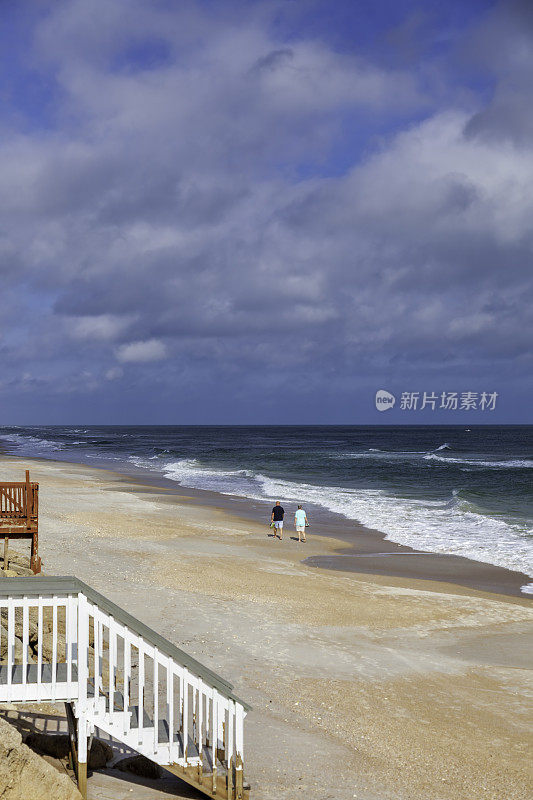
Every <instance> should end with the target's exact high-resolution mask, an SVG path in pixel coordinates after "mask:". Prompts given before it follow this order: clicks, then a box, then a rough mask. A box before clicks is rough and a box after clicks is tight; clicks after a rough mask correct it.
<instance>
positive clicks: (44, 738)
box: [24, 733, 69, 758]
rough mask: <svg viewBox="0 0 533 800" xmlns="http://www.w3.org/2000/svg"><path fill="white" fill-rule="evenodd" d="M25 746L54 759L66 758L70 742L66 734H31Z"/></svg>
mask: <svg viewBox="0 0 533 800" xmlns="http://www.w3.org/2000/svg"><path fill="white" fill-rule="evenodd" d="M24 744H27V745H28V747H31V749H32V750H38V751H39V753H44V754H45V755H47V756H53V758H66V757H67V756H68V752H69V740H68V736H67V735H66V734H53V733H30V734H29V736H27V737H26V740H25V742H24Z"/></svg>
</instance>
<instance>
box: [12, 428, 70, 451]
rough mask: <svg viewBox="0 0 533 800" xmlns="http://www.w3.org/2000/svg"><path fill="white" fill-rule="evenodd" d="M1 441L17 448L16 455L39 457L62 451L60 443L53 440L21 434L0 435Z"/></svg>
mask: <svg viewBox="0 0 533 800" xmlns="http://www.w3.org/2000/svg"><path fill="white" fill-rule="evenodd" d="M0 439H1V440H2V441H6V442H11V443H12V444H14V445H15V446H16V448H17V455H18V454H20V455H29V456H33V455H35V454H37V455H39V454H41V453H47V452H50V451H53V450H62V449H63V445H62V444H61V442H56V441H55V440H54V439H41V438H39V437H37V436H25V435H24V434H22V433H4V432H2V433H0Z"/></svg>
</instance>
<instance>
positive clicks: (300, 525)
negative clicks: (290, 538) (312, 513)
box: [294, 506, 309, 542]
mask: <svg viewBox="0 0 533 800" xmlns="http://www.w3.org/2000/svg"><path fill="white" fill-rule="evenodd" d="M306 525H309V522H308V520H307V514H306V513H305V511H304V510H303V508H302V507H301V506H298V511H297V512H296V514H295V515H294V527H295V528H296V533H297V534H298V541H299V542H305V526H306ZM302 534H303V538H302Z"/></svg>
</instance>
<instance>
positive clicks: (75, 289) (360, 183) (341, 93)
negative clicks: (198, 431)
mask: <svg viewBox="0 0 533 800" xmlns="http://www.w3.org/2000/svg"><path fill="white" fill-rule="evenodd" d="M0 5H1V16H0V62H1V72H0V100H1V106H0V108H1V117H0V278H1V285H0V287H1V288H0V359H1V364H2V369H1V372H0V424H29V423H32V422H33V423H77V422H85V423H91V422H94V423H105V422H109V423H120V422H124V423H181V422H183V423H208V422H213V423H218V422H220V423H234V422H242V423H251V422H259V423H260V422H266V423H270V422H272V423H278V422H279V423H282V422H286V423H294V422H346V423H358V422H383V423H384V422H388V423H391V422H415V423H416V422H445V421H457V422H462V421H464V419H465V418H466V415H467V413H469V414H470V416H469V417H468V418H469V419H471V420H472V421H478V422H500V421H508V422H520V421H533V418H532V417H531V407H532V406H533V403H532V402H531V393H532V391H533V386H532V384H531V379H530V378H531V374H532V355H531V340H532V336H531V332H532V324H531V322H532V319H531V318H532V308H533V304H532V245H533V226H532V220H533V190H532V186H533V82H532V81H531V75H532V74H533V41H532V39H533V5H532V4H531V3H530V2H528V1H527V0H524V2H513V0H507V1H506V2H502V3H494V2H488V1H487V0H448V2H447V3H442V2H441V0H424V2H422V1H421V0H419V2H415V1H414V0H357V2H355V0H334V2H332V1H331V0H271V1H270V0H265V2H253V0H218V1H217V2H215V1H214V0H211V2H209V1H208V0H183V1H182V0H67V1H66V2H63V1H62V0H53V1H51V2H42V1H41V0H40V1H37V0H35V2H25V0H1V4H0ZM381 388H384V389H388V390H389V391H392V392H394V393H395V394H396V395H399V394H400V393H401V392H403V391H420V392H422V391H426V390H427V391H435V392H441V391H459V392H463V391H473V392H482V391H490V392H493V391H497V392H498V393H499V398H498V404H497V407H496V410H495V411H494V412H493V413H489V412H486V411H485V412H484V413H481V412H480V413H478V414H477V415H476V412H472V411H471V412H464V413H463V414H462V415H461V414H459V413H458V412H456V413H455V415H454V414H451V415H450V414H448V415H446V414H445V413H444V412H439V413H437V412H435V413H432V412H431V411H424V412H423V413H411V414H410V415H408V412H405V411H404V412H402V411H401V410H400V409H399V407H398V405H399V404H397V406H396V408H395V409H394V410H393V411H389V412H387V414H386V415H385V414H379V413H378V412H377V411H376V410H375V408H374V395H375V392H376V390H377V389H381Z"/></svg>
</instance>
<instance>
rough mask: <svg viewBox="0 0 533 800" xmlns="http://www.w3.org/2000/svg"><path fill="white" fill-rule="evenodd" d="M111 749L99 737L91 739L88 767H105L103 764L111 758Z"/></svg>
mask: <svg viewBox="0 0 533 800" xmlns="http://www.w3.org/2000/svg"><path fill="white" fill-rule="evenodd" d="M113 755H114V753H113V749H112V748H111V747H110V746H109V745H108V744H107V742H103V741H102V740H101V739H93V741H92V744H91V749H90V751H89V762H88V766H89V769H105V765H106V764H107V762H108V761H111V759H112V758H113Z"/></svg>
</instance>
